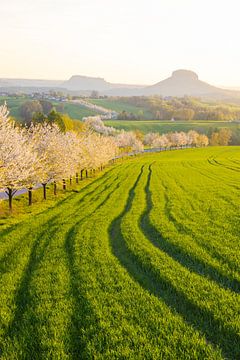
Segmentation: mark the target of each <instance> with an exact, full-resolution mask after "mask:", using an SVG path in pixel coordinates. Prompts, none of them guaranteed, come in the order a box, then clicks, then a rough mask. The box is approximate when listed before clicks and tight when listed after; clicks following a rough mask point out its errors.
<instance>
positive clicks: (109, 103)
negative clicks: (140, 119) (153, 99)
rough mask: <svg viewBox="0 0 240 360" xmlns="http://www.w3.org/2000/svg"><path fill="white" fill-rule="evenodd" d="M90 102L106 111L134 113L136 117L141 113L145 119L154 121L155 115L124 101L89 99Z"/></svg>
mask: <svg viewBox="0 0 240 360" xmlns="http://www.w3.org/2000/svg"><path fill="white" fill-rule="evenodd" d="M88 101H89V102H91V103H92V104H95V105H99V106H103V107H105V108H106V109H111V110H113V111H117V112H119V113H120V112H122V111H126V112H128V113H132V114H134V115H139V112H142V113H141V116H144V118H146V119H152V117H153V114H152V113H151V112H150V111H149V110H147V109H145V108H143V107H138V106H134V105H131V104H128V103H126V102H124V101H121V100H119V99H111V98H110V99H88Z"/></svg>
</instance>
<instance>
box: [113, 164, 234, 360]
mask: <svg viewBox="0 0 240 360" xmlns="http://www.w3.org/2000/svg"><path fill="white" fill-rule="evenodd" d="M142 173H143V168H142V169H141V172H140V174H139V176H138V178H137V180H136V182H135V184H134V185H133V187H132V189H131V190H130V192H129V196H128V201H127V203H126V206H125V209H124V210H123V212H122V213H121V214H120V215H119V216H118V217H117V218H116V219H115V220H114V221H113V222H112V223H111V225H110V227H109V237H110V241H111V246H112V250H113V254H114V255H115V256H116V257H117V258H118V259H119V261H120V263H121V264H122V266H123V267H124V268H126V270H127V271H128V273H129V275H130V276H131V277H132V278H133V280H135V281H136V282H137V283H139V284H140V285H141V286H142V288H143V289H145V290H147V291H148V292H149V293H151V294H153V295H155V296H156V297H157V298H159V299H160V300H161V301H164V302H165V304H166V305H167V306H169V307H170V308H171V309H172V310H173V311H174V312H176V313H178V314H179V315H180V316H181V317H182V318H183V319H184V320H185V321H186V322H187V323H188V324H189V325H190V326H193V327H194V328H195V329H196V330H198V331H199V332H200V333H201V334H202V335H204V336H205V337H206V339H207V341H208V342H209V343H212V344H213V345H214V346H216V347H219V348H220V349H221V351H222V353H223V355H224V356H225V357H226V358H228V359H231V360H236V359H238V358H239V357H240V337H239V335H238V334H236V333H235V332H234V331H233V330H232V329H231V328H228V327H227V326H226V325H224V323H222V322H221V321H219V320H217V319H215V318H214V315H213V314H212V313H211V312H210V311H208V310H205V309H204V310H203V309H201V308H200V307H198V306H197V305H195V304H194V303H192V302H191V301H190V300H189V299H188V298H187V296H186V295H185V294H184V293H182V292H181V291H179V290H178V289H177V288H175V287H174V286H173V285H172V283H171V282H170V281H169V280H168V279H166V278H164V277H163V276H161V273H160V272H159V273H158V274H156V273H155V272H154V270H153V269H152V266H151V263H149V264H144V263H143V262H142V260H141V258H140V257H139V256H137V255H135V254H134V253H133V252H132V251H131V250H129V248H128V247H127V244H126V242H125V239H124V237H123V234H122V230H121V222H122V219H123V217H124V216H125V214H126V213H127V212H128V211H129V210H130V209H131V206H132V202H133V199H134V196H135V189H136V187H137V186H138V183H139V180H140V178H141V175H142Z"/></svg>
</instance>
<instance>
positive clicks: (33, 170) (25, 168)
mask: <svg viewBox="0 0 240 360" xmlns="http://www.w3.org/2000/svg"><path fill="white" fill-rule="evenodd" d="M117 151H118V147H117V145H116V142H115V141H114V140H113V139H112V138H111V137H107V136H103V135H101V134H97V133H96V132H93V131H92V130H91V129H89V128H87V127H86V128H85V129H84V130H83V131H81V132H76V131H67V132H63V131H62V130H61V128H60V127H59V126H58V125H57V124H56V123H48V122H43V123H35V124H34V123H31V124H30V125H29V126H28V127H26V126H20V125H19V124H18V123H16V122H15V121H14V120H13V119H11V118H10V117H9V112H8V109H7V106H6V104H5V105H2V106H0V189H1V190H3V191H5V192H6V194H7V196H8V201H9V208H10V210H11V209H12V199H13V196H14V194H15V193H16V191H17V190H18V189H22V188H26V189H28V195H29V205H31V204H32V190H33V188H34V187H35V186H39V185H40V184H41V186H42V187H43V197H44V199H46V186H47V184H48V183H49V182H52V183H53V184H54V194H55V195H56V193H57V183H58V182H59V181H62V182H63V188H64V189H65V188H66V179H70V182H71V181H72V178H73V176H75V178H76V182H78V180H79V176H80V178H81V177H82V175H83V171H85V172H86V176H88V171H89V170H96V169H98V168H102V167H103V166H104V165H105V164H107V163H108V162H109V160H111V159H113V158H114V157H115V156H116V154H117Z"/></svg>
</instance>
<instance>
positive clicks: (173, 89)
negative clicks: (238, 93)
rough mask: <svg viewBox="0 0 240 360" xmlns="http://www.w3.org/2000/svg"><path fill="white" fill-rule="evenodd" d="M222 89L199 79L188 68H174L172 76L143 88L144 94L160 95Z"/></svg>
mask: <svg viewBox="0 0 240 360" xmlns="http://www.w3.org/2000/svg"><path fill="white" fill-rule="evenodd" d="M226 92H228V90H223V89H220V88H217V87H215V86H212V85H209V84H207V83H206V82H203V81H201V80H199V78H198V75H197V74H196V73H195V72H193V71H189V70H176V71H174V72H173V73H172V76H171V77H169V78H168V79H166V80H163V81H160V82H158V83H157V84H155V85H152V86H148V87H146V88H144V89H143V93H144V95H154V94H161V95H162V96H179V97H182V96H184V95H191V96H206V95H212V94H225V93H226Z"/></svg>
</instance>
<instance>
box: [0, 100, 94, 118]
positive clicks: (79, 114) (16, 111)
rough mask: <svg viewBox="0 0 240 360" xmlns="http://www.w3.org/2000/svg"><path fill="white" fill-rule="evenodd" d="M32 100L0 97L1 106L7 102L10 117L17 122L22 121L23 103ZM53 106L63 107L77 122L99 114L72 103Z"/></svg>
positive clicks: (64, 111) (65, 112)
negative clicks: (21, 110)
mask: <svg viewBox="0 0 240 360" xmlns="http://www.w3.org/2000/svg"><path fill="white" fill-rule="evenodd" d="M29 100H30V99H29V98H27V97H25V98H14V97H3V96H0V105H2V104H3V103H4V101H7V105H8V108H9V111H10V115H11V116H13V117H14V118H15V119H16V120H22V118H21V115H20V107H21V105H22V104H23V103H25V102H26V101H29ZM52 104H53V105H54V106H55V107H57V106H58V105H60V104H61V105H63V110H62V112H63V113H64V114H67V115H69V116H70V117H71V118H72V119H76V120H82V118H83V117H85V116H93V115H97V113H96V112H95V111H94V110H89V109H86V108H84V107H83V106H81V105H78V104H71V103H60V102H56V101H55V102H54V101H52Z"/></svg>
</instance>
